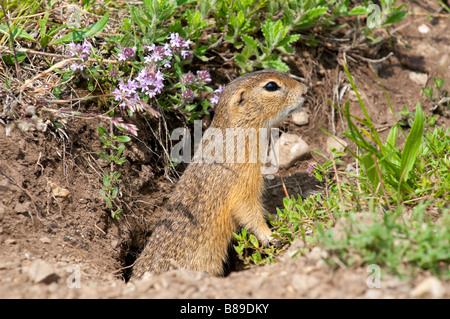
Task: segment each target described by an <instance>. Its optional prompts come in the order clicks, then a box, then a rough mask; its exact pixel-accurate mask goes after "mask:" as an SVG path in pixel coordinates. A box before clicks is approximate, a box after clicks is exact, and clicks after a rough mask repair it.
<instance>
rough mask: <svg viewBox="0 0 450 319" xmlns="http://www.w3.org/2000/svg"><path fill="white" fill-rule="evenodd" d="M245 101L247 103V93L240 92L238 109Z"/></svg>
mask: <svg viewBox="0 0 450 319" xmlns="http://www.w3.org/2000/svg"><path fill="white" fill-rule="evenodd" d="M246 101H247V92H246V91H241V94H239V101H238V105H239V107H242V106H244V105H245V102H246Z"/></svg>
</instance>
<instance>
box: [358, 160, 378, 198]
mask: <svg viewBox="0 0 450 319" xmlns="http://www.w3.org/2000/svg"><path fill="white" fill-rule="evenodd" d="M373 157H374V155H372V154H370V153H368V154H365V155H363V156H361V157H360V160H361V162H362V164H363V165H364V168H365V171H366V174H367V178H368V179H369V181H370V183H371V184H372V186H373V190H374V192H375V190H376V189H378V193H381V191H382V190H381V187H378V185H379V184H380V178H379V176H378V172H377V169H376V167H375V161H374V159H373Z"/></svg>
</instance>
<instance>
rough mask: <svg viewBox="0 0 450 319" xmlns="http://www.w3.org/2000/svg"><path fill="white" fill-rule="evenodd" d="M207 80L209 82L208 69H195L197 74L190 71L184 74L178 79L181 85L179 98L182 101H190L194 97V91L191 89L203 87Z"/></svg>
mask: <svg viewBox="0 0 450 319" xmlns="http://www.w3.org/2000/svg"><path fill="white" fill-rule="evenodd" d="M209 82H211V75H210V74H209V72H208V71H197V76H195V75H194V74H193V73H192V72H188V73H186V74H184V75H183V77H182V78H181V81H180V84H181V87H182V91H181V99H182V100H183V102H184V103H192V101H193V100H194V97H195V92H194V91H193V90H192V89H193V88H195V87H197V88H198V87H203V86H204V85H205V84H207V83H209Z"/></svg>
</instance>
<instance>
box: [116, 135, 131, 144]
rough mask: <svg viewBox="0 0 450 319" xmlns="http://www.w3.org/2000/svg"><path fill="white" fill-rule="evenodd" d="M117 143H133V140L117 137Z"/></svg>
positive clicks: (126, 137) (127, 137)
mask: <svg viewBox="0 0 450 319" xmlns="http://www.w3.org/2000/svg"><path fill="white" fill-rule="evenodd" d="M117 141H118V142H121V143H128V142H129V141H131V138H130V137H129V136H125V135H121V136H117Z"/></svg>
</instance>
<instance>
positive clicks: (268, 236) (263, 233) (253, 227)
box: [233, 203, 281, 247]
mask: <svg viewBox="0 0 450 319" xmlns="http://www.w3.org/2000/svg"><path fill="white" fill-rule="evenodd" d="M238 207H239V208H238V209H237V210H236V211H235V212H234V214H233V215H234V218H235V219H236V221H237V222H238V223H239V224H241V225H242V226H243V227H245V228H247V229H248V230H250V231H251V232H252V233H253V234H254V235H255V236H256V238H258V240H259V241H260V242H261V244H262V245H263V246H265V247H267V246H269V245H270V244H273V245H275V247H279V246H280V244H281V243H280V242H279V240H278V239H276V238H273V237H272V231H271V230H270V229H269V227H268V226H267V223H266V221H265V220H264V215H265V214H264V213H265V209H264V208H262V207H261V205H260V204H255V205H249V204H247V203H246V204H243V205H239V206H238Z"/></svg>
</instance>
